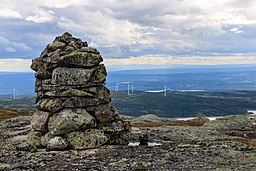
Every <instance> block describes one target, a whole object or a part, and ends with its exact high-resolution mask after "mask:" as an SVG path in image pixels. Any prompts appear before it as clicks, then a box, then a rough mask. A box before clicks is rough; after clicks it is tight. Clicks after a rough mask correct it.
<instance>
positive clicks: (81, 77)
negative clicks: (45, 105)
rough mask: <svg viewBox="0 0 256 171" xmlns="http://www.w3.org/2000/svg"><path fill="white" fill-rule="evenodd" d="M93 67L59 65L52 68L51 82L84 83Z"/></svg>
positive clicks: (91, 72) (88, 78) (64, 83)
mask: <svg viewBox="0 0 256 171" xmlns="http://www.w3.org/2000/svg"><path fill="white" fill-rule="evenodd" d="M94 70H95V69H82V68H66V67H59V68H56V69H54V70H53V73H52V84H57V85H81V84H86V83H87V82H88V81H89V80H90V78H91V76H92V74H93V72H94Z"/></svg>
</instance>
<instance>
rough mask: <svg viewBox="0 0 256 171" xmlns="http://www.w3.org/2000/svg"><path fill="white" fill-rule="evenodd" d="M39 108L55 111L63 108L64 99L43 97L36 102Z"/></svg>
mask: <svg viewBox="0 0 256 171" xmlns="http://www.w3.org/2000/svg"><path fill="white" fill-rule="evenodd" d="M36 106H37V108H38V109H39V110H43V111H48V112H51V113H55V112H57V111H59V110H60V109H62V101H61V100H60V99H42V100H39V101H38V102H37V104H36Z"/></svg>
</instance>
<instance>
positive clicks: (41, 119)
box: [26, 33, 130, 150]
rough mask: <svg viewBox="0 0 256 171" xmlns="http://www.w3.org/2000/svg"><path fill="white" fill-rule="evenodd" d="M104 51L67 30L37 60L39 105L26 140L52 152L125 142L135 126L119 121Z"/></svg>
mask: <svg viewBox="0 0 256 171" xmlns="http://www.w3.org/2000/svg"><path fill="white" fill-rule="evenodd" d="M102 61H103V59H102V57H101V55H100V53H99V52H98V51H97V50H96V49H94V48H91V47H88V44H87V43H86V42H83V41H81V40H80V39H78V38H74V37H72V35H71V34H70V33H64V34H63V35H62V36H58V37H56V38H55V40H54V41H53V42H52V43H51V44H49V45H47V47H46V48H45V49H44V50H43V52H42V53H41V55H40V57H39V58H36V59H34V60H33V61H32V65H31V69H33V70H34V71H36V73H35V77H36V85H35V92H36V93H37V98H36V107H37V110H36V111H35V112H34V114H33V116H32V120H31V126H32V131H31V132H30V133H29V134H28V137H27V141H26V142H27V144H28V145H30V146H32V147H35V148H36V149H37V148H46V149H47V150H64V149H76V150H79V149H88V148H96V147H99V146H102V145H103V144H125V143H127V142H126V141H125V136H126V135H127V133H128V132H129V131H130V124H129V123H128V122H124V121H123V120H121V119H119V113H118V112H117V110H116V109H115V108H114V107H113V106H111V104H110V102H111V98H110V91H109V90H108V89H107V88H106V87H105V86H104V84H105V81H106V75H107V73H106V68H105V66H104V65H103V64H101V62H102Z"/></svg>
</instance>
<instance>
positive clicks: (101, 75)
mask: <svg viewBox="0 0 256 171" xmlns="http://www.w3.org/2000/svg"><path fill="white" fill-rule="evenodd" d="M106 76H107V71H106V68H105V66H104V65H103V64H101V65H99V66H98V68H97V69H96V70H95V72H94V74H93V76H92V78H91V80H90V81H91V82H92V83H95V84H103V83H104V82H105V81H106Z"/></svg>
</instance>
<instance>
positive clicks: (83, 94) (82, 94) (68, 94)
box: [45, 89, 93, 97]
mask: <svg viewBox="0 0 256 171" xmlns="http://www.w3.org/2000/svg"><path fill="white" fill-rule="evenodd" d="M45 95H46V96H49V97H93V95H92V94H91V93H87V92H85V91H81V90H77V89H69V90H64V91H61V90H59V91H47V92H45Z"/></svg>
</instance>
